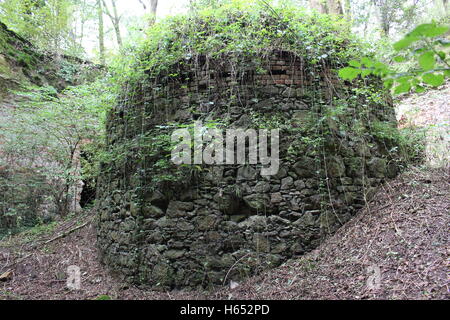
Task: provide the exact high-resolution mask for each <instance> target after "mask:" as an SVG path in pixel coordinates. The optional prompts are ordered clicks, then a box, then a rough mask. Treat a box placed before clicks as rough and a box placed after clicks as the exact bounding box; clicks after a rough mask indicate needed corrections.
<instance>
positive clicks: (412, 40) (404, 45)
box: [339, 23, 450, 94]
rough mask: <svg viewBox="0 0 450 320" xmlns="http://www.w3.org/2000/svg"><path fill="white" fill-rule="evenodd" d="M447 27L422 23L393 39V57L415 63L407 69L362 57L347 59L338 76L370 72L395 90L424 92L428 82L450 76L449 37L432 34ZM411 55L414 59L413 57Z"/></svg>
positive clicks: (437, 83)
mask: <svg viewBox="0 0 450 320" xmlns="http://www.w3.org/2000/svg"><path fill="white" fill-rule="evenodd" d="M449 31H450V28H449V27H448V26H443V25H438V24H436V23H427V24H421V25H419V26H417V27H416V28H415V29H414V30H412V31H411V32H410V33H408V34H407V35H406V36H405V37H404V38H403V39H401V40H399V41H397V42H396V43H394V44H393V46H394V49H395V50H396V51H398V52H399V54H398V55H397V56H395V57H394V58H393V61H394V62H395V63H412V64H413V65H414V67H412V68H411V67H409V70H408V72H406V73H399V72H397V71H395V69H392V68H391V67H389V66H387V65H385V64H383V63H381V62H378V61H373V60H372V59H370V58H367V57H364V58H362V59H361V60H360V61H355V60H351V61H349V63H348V64H349V66H348V67H346V68H343V69H341V70H340V71H339V76H340V77H341V78H343V79H345V80H353V79H355V78H356V77H357V76H361V77H363V78H364V77H367V76H368V75H371V74H373V75H376V76H379V77H381V78H383V80H384V85H385V87H386V88H388V89H392V91H393V93H394V94H401V93H405V92H409V91H410V90H411V89H414V90H416V91H417V92H423V91H424V90H425V88H426V87H427V86H432V87H438V86H440V85H442V84H443V83H444V82H445V78H446V77H447V78H448V77H450V65H449V64H450V61H449V59H448V57H447V56H448V54H447V53H446V52H445V51H446V50H447V49H446V48H447V47H449V46H450V41H448V40H447V39H441V38H439V39H434V40H433V38H436V37H439V36H442V35H444V34H445V33H447V32H449ZM400 51H402V52H401V53H400ZM413 59H415V60H416V61H412V60H413Z"/></svg>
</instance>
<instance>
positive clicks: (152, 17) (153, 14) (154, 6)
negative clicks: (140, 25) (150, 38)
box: [139, 0, 158, 25]
mask: <svg viewBox="0 0 450 320" xmlns="http://www.w3.org/2000/svg"><path fill="white" fill-rule="evenodd" d="M139 2H140V3H141V4H142V6H143V7H144V10H147V4H146V2H145V1H144V0H139ZM157 9H158V0H150V21H149V23H150V25H152V24H154V23H155V21H156V10H157Z"/></svg>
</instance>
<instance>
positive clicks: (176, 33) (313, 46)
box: [112, 0, 361, 83]
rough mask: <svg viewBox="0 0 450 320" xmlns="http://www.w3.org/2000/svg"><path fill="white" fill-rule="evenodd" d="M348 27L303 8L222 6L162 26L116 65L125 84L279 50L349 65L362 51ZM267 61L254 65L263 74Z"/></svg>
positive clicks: (149, 32)
mask: <svg viewBox="0 0 450 320" xmlns="http://www.w3.org/2000/svg"><path fill="white" fill-rule="evenodd" d="M352 39H353V36H352V35H351V34H350V32H349V28H348V25H347V24H346V22H345V21H343V20H340V19H338V18H335V17H332V16H328V15H310V14H308V13H306V12H305V11H304V10H302V9H301V8H298V6H297V7H296V6H292V5H287V4H284V5H280V6H274V7H270V8H269V7H267V6H266V5H265V4H263V3H262V2H258V3H249V2H248V1H237V0H234V1H232V0H230V1H221V5H220V6H216V5H211V6H206V7H203V8H198V9H196V10H193V11H190V12H189V13H188V14H186V15H178V16H174V17H170V18H167V19H164V20H162V21H161V22H160V23H156V24H154V25H153V26H152V27H151V28H150V29H148V30H147V38H146V39H145V41H143V42H142V43H141V44H140V45H138V46H137V48H131V47H128V48H125V54H124V55H123V56H122V57H120V58H119V59H118V60H117V61H115V62H113V64H112V67H113V70H115V74H116V75H117V78H118V79H119V80H120V81H121V83H125V82H127V83H130V82H131V81H136V82H139V81H140V80H142V79H145V78H148V76H153V77H156V76H159V75H161V74H166V75H169V74H174V73H176V72H174V71H175V70H173V69H175V68H174V66H176V65H177V64H183V63H185V62H186V61H194V59H196V57H197V56H200V55H202V56H205V57H206V58H207V59H214V58H222V59H226V60H227V61H228V62H229V63H231V64H234V65H237V63H238V62H239V61H242V60H243V59H244V58H245V57H261V58H263V57H264V56H266V55H267V54H269V53H270V52H271V51H272V50H274V49H281V50H287V51H291V52H294V53H296V54H297V55H298V56H302V57H304V58H305V61H309V62H311V63H312V64H324V63H328V62H331V63H333V64H335V65H338V66H340V64H344V63H346V62H347V61H348V60H349V58H350V57H358V56H359V55H360V51H361V47H360V45H359V44H358V42H357V41H354V40H352ZM262 62H263V61H262V59H261V61H257V59H255V61H253V63H254V65H253V67H254V68H255V69H258V67H260V66H261V65H262Z"/></svg>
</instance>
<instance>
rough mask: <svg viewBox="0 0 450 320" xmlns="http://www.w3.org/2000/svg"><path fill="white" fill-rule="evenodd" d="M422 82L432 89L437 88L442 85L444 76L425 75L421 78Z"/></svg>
mask: <svg viewBox="0 0 450 320" xmlns="http://www.w3.org/2000/svg"><path fill="white" fill-rule="evenodd" d="M422 80H423V82H425V83H426V84H429V85H431V86H433V87H438V86H440V85H442V84H443V83H444V75H443V74H434V73H425V74H424V75H423V76H422Z"/></svg>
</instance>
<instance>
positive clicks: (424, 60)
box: [418, 51, 436, 71]
mask: <svg viewBox="0 0 450 320" xmlns="http://www.w3.org/2000/svg"><path fill="white" fill-rule="evenodd" d="M418 60H419V65H420V66H421V67H422V69H423V70H425V71H428V70H431V69H433V68H434V66H435V63H436V61H435V59H434V53H433V52H431V51H427V52H425V53H423V54H422V55H421V56H420V57H419V58H418Z"/></svg>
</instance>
